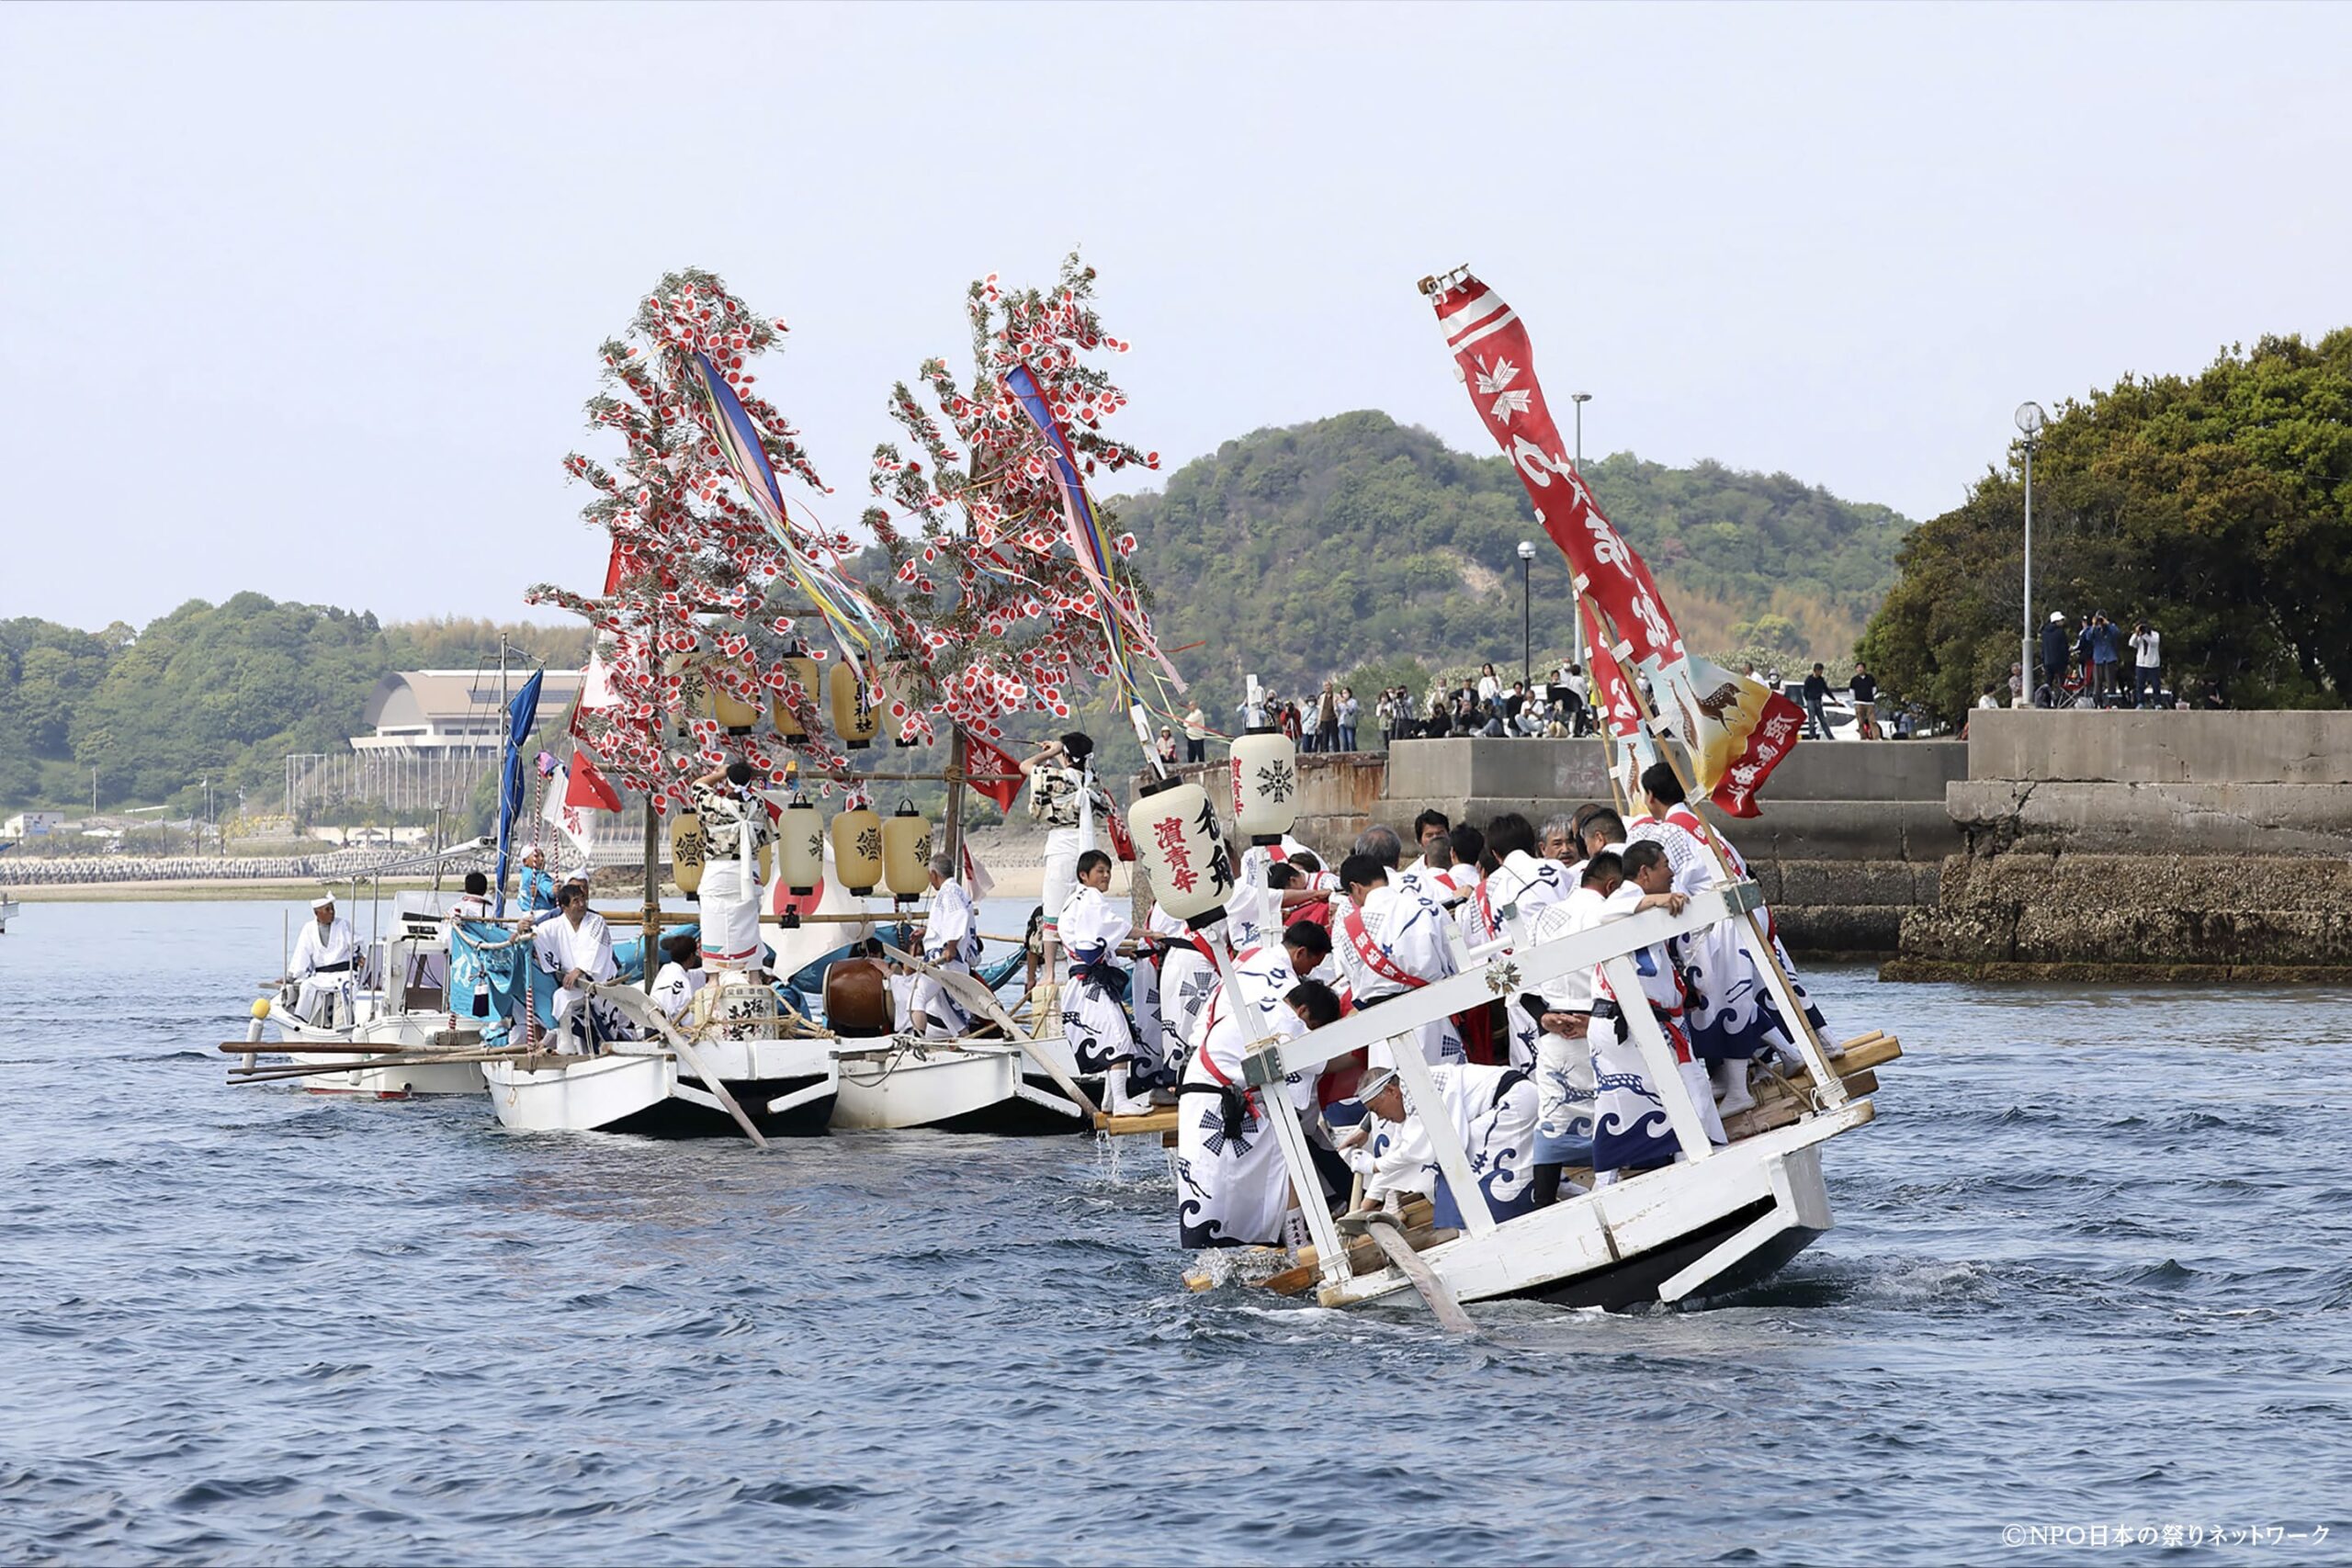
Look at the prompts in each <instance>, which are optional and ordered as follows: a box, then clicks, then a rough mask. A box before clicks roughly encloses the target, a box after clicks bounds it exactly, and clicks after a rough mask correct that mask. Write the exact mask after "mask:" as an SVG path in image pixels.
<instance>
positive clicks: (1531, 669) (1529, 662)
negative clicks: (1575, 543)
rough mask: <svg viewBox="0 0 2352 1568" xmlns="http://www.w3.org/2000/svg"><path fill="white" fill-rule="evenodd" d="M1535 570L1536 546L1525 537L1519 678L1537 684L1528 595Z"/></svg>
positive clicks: (1531, 607)
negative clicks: (1531, 577)
mask: <svg viewBox="0 0 2352 1568" xmlns="http://www.w3.org/2000/svg"><path fill="white" fill-rule="evenodd" d="M1533 570H1535V547H1534V546H1533V545H1531V544H1529V543H1528V542H1527V541H1526V540H1525V539H1521V541H1520V542H1519V679H1520V683H1521V684H1522V685H1527V686H1532V685H1534V684H1535V610H1534V602H1533V600H1532V599H1531V598H1530V597H1529V596H1528V581H1529V573H1531V572H1532V571H1533Z"/></svg>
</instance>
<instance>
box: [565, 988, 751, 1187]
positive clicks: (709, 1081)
mask: <svg viewBox="0 0 2352 1568" xmlns="http://www.w3.org/2000/svg"><path fill="white" fill-rule="evenodd" d="M580 983H581V986H582V988H583V989H585V990H586V991H587V992H588V994H589V995H590V996H592V997H602V998H605V1000H607V1001H611V1002H614V1003H616V1005H617V1006H618V1007H619V1008H620V1010H621V1011H623V1012H625V1013H627V1014H628V1015H629V1017H630V1018H631V1019H632V1020H634V1021H636V1023H637V1024H638V1026H639V1028H646V1029H651V1030H654V1031H655V1032H658V1033H659V1034H660V1035H661V1036H662V1039H663V1040H664V1041H666V1042H667V1043H668V1044H669V1046H670V1049H671V1050H673V1051H675V1052H676V1053H677V1054H678V1060H679V1061H681V1062H684V1064H685V1065H686V1066H688V1067H691V1068H692V1069H694V1075H695V1077H698V1078H700V1079H702V1082H703V1087H704V1088H705V1089H708V1090H709V1091H710V1096H711V1098H712V1099H713V1100H718V1103H719V1104H720V1105H722V1106H724V1107H726V1109H727V1114H729V1116H732V1117H733V1118H735V1124H736V1125H737V1126H738V1127H741V1128H742V1129H743V1135H744V1136H745V1137H747V1138H749V1139H751V1140H752V1144H753V1145H755V1146H756V1147H759V1148H762V1149H764V1148H766V1147H767V1146H768V1141H767V1139H766V1138H765V1137H764V1136H763V1135H762V1134H761V1132H760V1130H759V1128H757V1127H756V1126H754V1125H752V1119H751V1118H750V1117H749V1116H747V1115H745V1114H744V1113H743V1108H742V1107H741V1106H740V1105H738V1104H736V1103H735V1097H734V1096H733V1095H731V1094H729V1093H728V1092H727V1086H726V1085H725V1084H723V1083H721V1082H719V1081H718V1074H717V1073H714V1072H712V1071H711V1070H710V1069H709V1068H707V1067H706V1066H703V1065H702V1058H701V1057H700V1056H697V1055H695V1048H694V1043H693V1042H692V1041H690V1040H688V1039H687V1038H686V1037H685V1036H684V1034H683V1033H681V1032H679V1030H678V1026H677V1025H676V1024H674V1023H673V1022H671V1021H670V1015H669V1014H668V1013H665V1012H663V1011H662V1010H661V1009H660V1008H658V1007H655V1006H654V1005H653V1000H652V998H650V997H648V996H647V995H646V994H645V993H644V992H642V991H640V990H639V989H638V988H637V987H634V986H622V985H615V984H613V983H611V982H608V981H597V980H590V979H587V978H585V977H584V976H583V977H582V980H581V982H580Z"/></svg>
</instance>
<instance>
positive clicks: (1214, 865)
mask: <svg viewBox="0 0 2352 1568" xmlns="http://www.w3.org/2000/svg"><path fill="white" fill-rule="evenodd" d="M1127 829H1128V831H1129V833H1130V834H1131V835H1132V836H1133V837H1134V839H1135V842H1136V854H1137V856H1138V857H1140V859H1141V860H1142V862H1143V866H1144V870H1145V871H1146V873H1147V874H1149V876H1150V877H1151V891H1152V895H1153V897H1156V898H1158V899H1159V907H1160V908H1162V909H1164V910H1166V911H1167V912H1168V913H1169V914H1170V915H1173V916H1175V917H1176V918H1177V919H1180V920H1182V921H1183V922H1184V923H1185V924H1186V925H1189V926H1192V927H1193V928H1194V929H1196V930H1197V929H1199V928H1200V927H1203V926H1208V925H1214V924H1216V921H1217V920H1218V919H1221V918H1222V917H1223V916H1224V914H1225V901H1226V899H1227V897H1230V896H1231V895H1232V893H1233V865H1232V863H1231V862H1230V861H1229V860H1228V859H1227V856H1226V852H1225V835H1224V834H1223V833H1222V832H1220V831H1219V830H1218V829H1217V820H1216V803H1215V802H1214V801H1212V800H1210V799H1209V792H1208V791H1206V790H1204V789H1203V788H1202V787H1201V786H1200V785H1198V784H1178V785H1177V786H1176V787H1175V788H1173V789H1163V790H1159V791H1158V792H1156V793H1154V794H1151V795H1138V796H1136V802H1135V805H1134V806H1133V807H1131V808H1130V809H1129V811H1128V813H1127Z"/></svg>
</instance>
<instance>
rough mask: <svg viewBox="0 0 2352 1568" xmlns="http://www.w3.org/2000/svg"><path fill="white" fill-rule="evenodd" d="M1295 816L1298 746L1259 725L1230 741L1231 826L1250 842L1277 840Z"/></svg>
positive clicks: (1273, 841) (1273, 842) (1277, 842)
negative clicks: (1231, 752)
mask: <svg viewBox="0 0 2352 1568" xmlns="http://www.w3.org/2000/svg"><path fill="white" fill-rule="evenodd" d="M1297 820H1298V747H1297V745H1296V743H1295V742H1294V741H1293V740H1292V739H1291V738H1290V737H1289V736H1287V735H1284V734H1283V732H1282V731H1281V730H1279V729H1275V728H1271V727H1267V726H1260V727H1259V728H1253V729H1251V730H1250V731H1249V732H1248V733H1246V734H1244V735H1242V736H1241V737H1240V738H1238V739H1236V740H1235V741H1234V743H1233V826H1234V829H1235V830H1236V831H1238V832H1242V833H1247V834H1249V835H1250V842H1251V843H1253V844H1279V843H1281V842H1282V840H1283V834H1284V833H1287V832H1289V831H1290V829H1291V824H1292V823H1294V822H1295V821H1297Z"/></svg>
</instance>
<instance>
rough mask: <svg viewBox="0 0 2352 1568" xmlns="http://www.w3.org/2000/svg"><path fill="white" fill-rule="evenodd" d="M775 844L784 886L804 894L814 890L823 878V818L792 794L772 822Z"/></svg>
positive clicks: (797, 894)
mask: <svg viewBox="0 0 2352 1568" xmlns="http://www.w3.org/2000/svg"><path fill="white" fill-rule="evenodd" d="M775 846H776V848H775V852H776V863H777V869H778V870H780V871H781V872H783V874H784V885H785V886H786V887H787V888H789V889H791V891H792V892H793V893H794V894H795V895H796V896H797V897H804V898H805V897H808V896H809V894H811V893H814V892H815V891H817V885H818V884H819V883H820V882H822V881H824V879H825V827H824V818H821V817H820V816H819V815H818V814H817V808H816V807H813V806H811V805H809V803H808V802H807V801H805V800H802V799H800V798H798V797H797V796H795V797H794V798H793V801H792V803H791V804H790V805H788V806H786V807H785V808H784V817H783V819H782V820H780V821H779V822H777V824H776V829H775Z"/></svg>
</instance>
